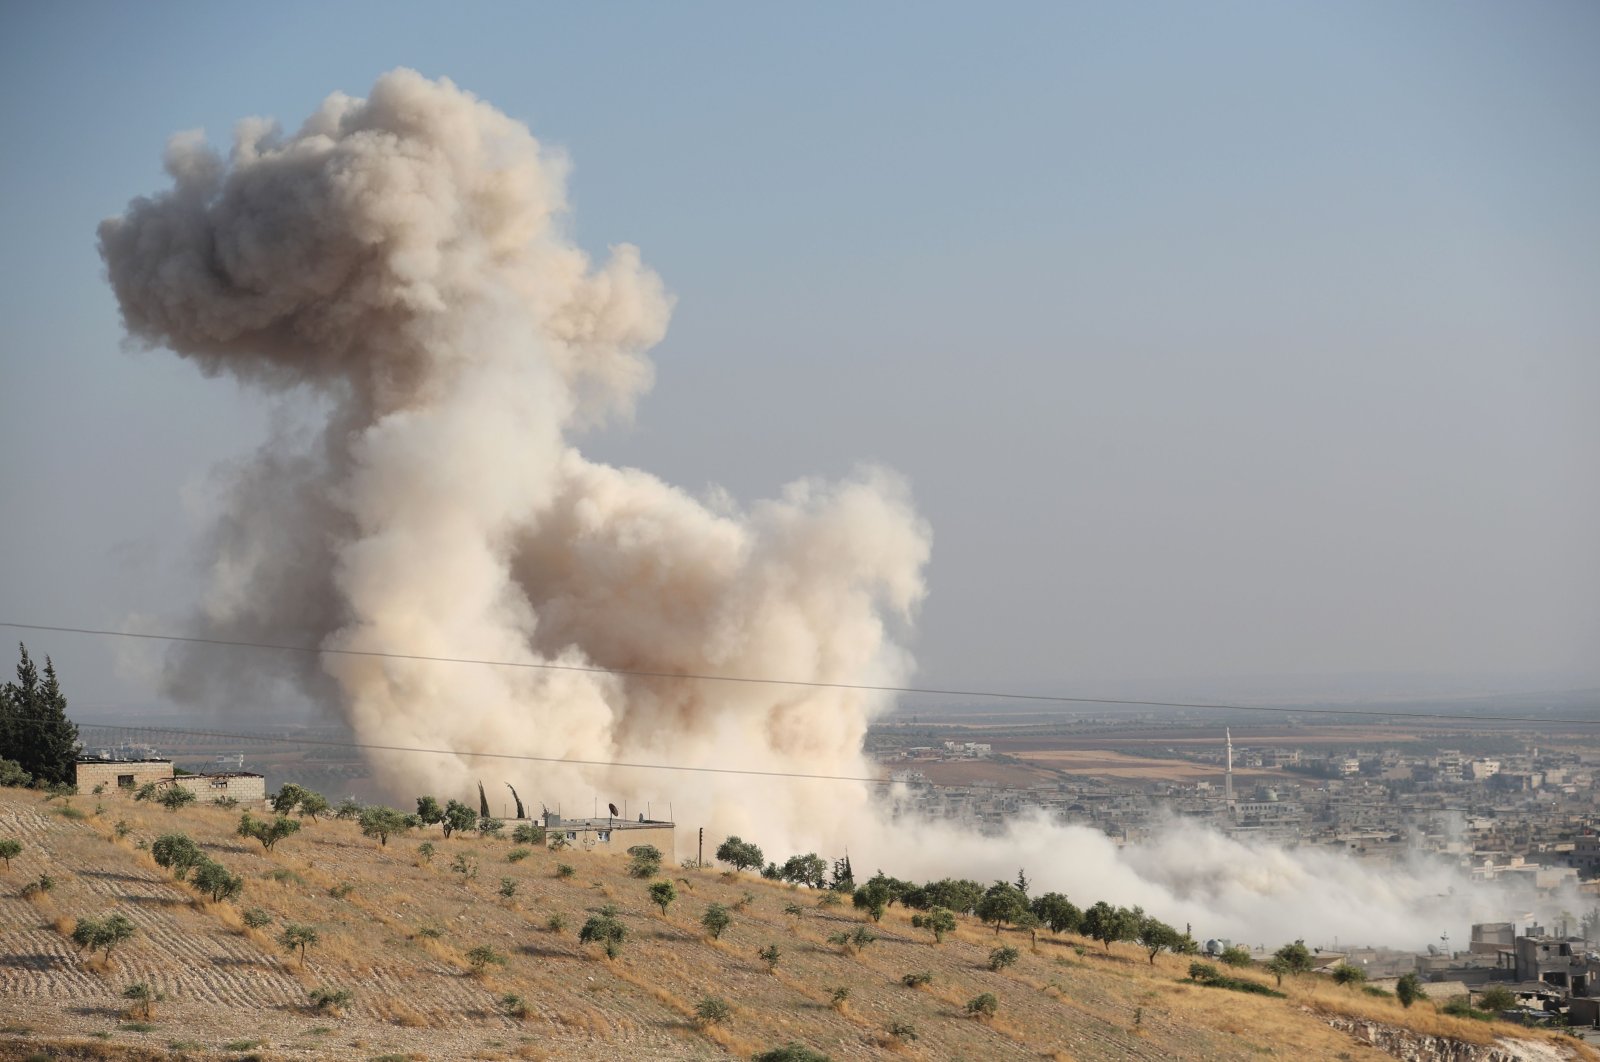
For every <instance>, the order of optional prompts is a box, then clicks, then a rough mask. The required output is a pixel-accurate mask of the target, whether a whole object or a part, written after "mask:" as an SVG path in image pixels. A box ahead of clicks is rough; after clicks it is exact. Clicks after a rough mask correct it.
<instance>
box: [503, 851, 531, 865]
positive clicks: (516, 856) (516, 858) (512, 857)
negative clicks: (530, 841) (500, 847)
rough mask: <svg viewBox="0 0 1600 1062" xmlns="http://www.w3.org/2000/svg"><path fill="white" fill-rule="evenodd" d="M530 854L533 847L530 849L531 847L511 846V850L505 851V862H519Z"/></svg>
mask: <svg viewBox="0 0 1600 1062" xmlns="http://www.w3.org/2000/svg"><path fill="white" fill-rule="evenodd" d="M532 854H533V849H531V848H513V849H512V850H511V851H509V852H507V853H506V862H507V863H520V862H522V861H523V860H524V859H527V858H528V857H529V856H531V855H532Z"/></svg>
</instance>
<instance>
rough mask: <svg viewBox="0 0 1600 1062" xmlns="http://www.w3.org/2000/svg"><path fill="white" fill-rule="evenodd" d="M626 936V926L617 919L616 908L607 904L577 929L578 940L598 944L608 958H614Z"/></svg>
mask: <svg viewBox="0 0 1600 1062" xmlns="http://www.w3.org/2000/svg"><path fill="white" fill-rule="evenodd" d="M627 937H628V927H627V926H625V925H623V924H622V923H621V922H619V921H618V920H617V917H616V909H615V908H613V907H610V906H609V905H608V906H607V907H604V908H602V909H601V911H600V913H599V914H597V915H594V916H593V917H591V918H590V919H589V920H588V921H587V922H585V923H584V924H583V928H582V929H580V930H579V931H578V939H579V940H581V941H582V942H583V943H585V944H599V945H600V947H601V949H602V950H604V951H605V953H606V958H608V959H615V958H616V957H617V956H618V955H619V954H620V953H621V952H622V942H623V941H624V940H626V939H627Z"/></svg>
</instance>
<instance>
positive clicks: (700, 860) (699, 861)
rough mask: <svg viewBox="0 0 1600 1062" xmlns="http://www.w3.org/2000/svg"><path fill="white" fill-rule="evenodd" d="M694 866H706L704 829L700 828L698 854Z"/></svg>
mask: <svg viewBox="0 0 1600 1062" xmlns="http://www.w3.org/2000/svg"><path fill="white" fill-rule="evenodd" d="M694 862H695V866H700V867H703V866H705V865H706V828H705V827H704V826H702V827H700V854H699V855H697V856H696V857H695V860H694Z"/></svg>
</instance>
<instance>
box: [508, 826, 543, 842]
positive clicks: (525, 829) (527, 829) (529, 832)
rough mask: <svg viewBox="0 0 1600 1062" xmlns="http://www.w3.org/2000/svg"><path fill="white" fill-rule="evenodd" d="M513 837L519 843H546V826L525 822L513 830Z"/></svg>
mask: <svg viewBox="0 0 1600 1062" xmlns="http://www.w3.org/2000/svg"><path fill="white" fill-rule="evenodd" d="M511 839H512V840H513V841H515V842H516V843H517V844H544V827H543V826H538V825H535V824H534V823H531V822H524V823H521V824H520V825H518V826H517V828H516V829H514V830H512V831H511Z"/></svg>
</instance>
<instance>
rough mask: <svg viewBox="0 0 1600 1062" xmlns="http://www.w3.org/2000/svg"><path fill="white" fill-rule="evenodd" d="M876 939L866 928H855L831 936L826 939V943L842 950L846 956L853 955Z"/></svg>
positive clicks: (875, 935) (876, 936)
mask: <svg viewBox="0 0 1600 1062" xmlns="http://www.w3.org/2000/svg"><path fill="white" fill-rule="evenodd" d="M877 939H878V934H876V933H874V932H873V931H872V930H870V929H868V928H867V927H866V926H856V928H855V929H853V930H841V931H840V932H838V933H835V934H833V935H832V936H830V937H829V938H828V943H829V944H833V945H836V946H838V947H840V948H842V949H843V950H844V952H845V954H846V955H854V954H857V953H859V952H860V951H861V950H862V949H863V948H865V947H866V946H867V945H868V944H871V943H873V942H874V941H876V940H877Z"/></svg>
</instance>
